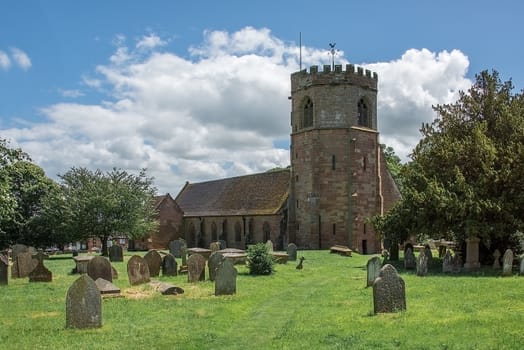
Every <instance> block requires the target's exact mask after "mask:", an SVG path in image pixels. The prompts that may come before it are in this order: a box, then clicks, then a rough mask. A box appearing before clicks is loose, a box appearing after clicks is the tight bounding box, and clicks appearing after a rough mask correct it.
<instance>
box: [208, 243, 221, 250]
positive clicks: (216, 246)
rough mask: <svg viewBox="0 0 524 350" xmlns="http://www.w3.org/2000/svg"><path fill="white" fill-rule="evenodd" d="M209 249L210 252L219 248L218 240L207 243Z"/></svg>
mask: <svg viewBox="0 0 524 350" xmlns="http://www.w3.org/2000/svg"><path fill="white" fill-rule="evenodd" d="M209 249H211V251H212V252H216V251H218V250H220V249H221V248H220V242H211V244H210V245H209Z"/></svg>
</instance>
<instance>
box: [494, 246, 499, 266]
mask: <svg viewBox="0 0 524 350" xmlns="http://www.w3.org/2000/svg"><path fill="white" fill-rule="evenodd" d="M493 259H494V260H493V268H494V269H495V270H498V269H500V251H499V250H498V249H495V252H494V253H493Z"/></svg>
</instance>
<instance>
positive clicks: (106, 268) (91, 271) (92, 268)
mask: <svg viewBox="0 0 524 350" xmlns="http://www.w3.org/2000/svg"><path fill="white" fill-rule="evenodd" d="M87 274H88V275H89V277H91V279H92V280H93V281H96V280H97V279H99V278H103V279H105V280H106V281H109V282H113V272H112V269H111V263H110V262H109V260H107V259H106V258H104V257H103V256H95V257H94V258H93V259H91V260H89V262H88V263H87Z"/></svg>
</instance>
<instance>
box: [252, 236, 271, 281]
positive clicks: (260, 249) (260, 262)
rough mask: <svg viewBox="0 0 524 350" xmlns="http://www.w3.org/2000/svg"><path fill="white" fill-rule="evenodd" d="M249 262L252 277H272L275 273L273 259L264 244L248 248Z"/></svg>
mask: <svg viewBox="0 0 524 350" xmlns="http://www.w3.org/2000/svg"><path fill="white" fill-rule="evenodd" d="M247 261H248V267H249V274H251V275H271V273H272V272H273V259H272V258H271V255H269V251H268V248H267V246H266V245H265V244H264V243H257V244H254V245H251V246H249V247H248V248H247Z"/></svg>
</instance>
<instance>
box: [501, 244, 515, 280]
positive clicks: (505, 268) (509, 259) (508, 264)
mask: <svg viewBox="0 0 524 350" xmlns="http://www.w3.org/2000/svg"><path fill="white" fill-rule="evenodd" d="M512 270H513V251H512V250H511V249H506V252H505V253H504V256H503V257H502V276H503V277H507V276H511V275H513V272H512Z"/></svg>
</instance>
